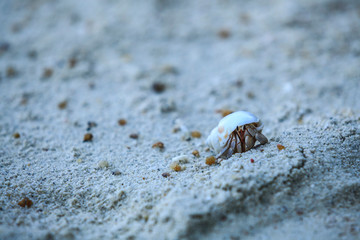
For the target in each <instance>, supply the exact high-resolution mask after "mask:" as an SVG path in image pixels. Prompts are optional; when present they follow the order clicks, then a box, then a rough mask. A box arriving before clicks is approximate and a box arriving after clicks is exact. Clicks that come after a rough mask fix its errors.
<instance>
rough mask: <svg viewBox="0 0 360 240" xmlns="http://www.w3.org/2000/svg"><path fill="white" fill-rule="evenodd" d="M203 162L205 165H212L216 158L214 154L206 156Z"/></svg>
mask: <svg viewBox="0 0 360 240" xmlns="http://www.w3.org/2000/svg"><path fill="white" fill-rule="evenodd" d="M205 163H206V164H207V165H213V164H215V163H216V158H215V157H214V156H210V157H207V158H206V160H205Z"/></svg>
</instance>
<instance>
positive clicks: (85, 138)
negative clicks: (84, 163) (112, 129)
mask: <svg viewBox="0 0 360 240" xmlns="http://www.w3.org/2000/svg"><path fill="white" fill-rule="evenodd" d="M92 139H93V135H92V134H91V133H87V134H85V135H84V142H91V141H92Z"/></svg>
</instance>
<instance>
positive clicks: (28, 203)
mask: <svg viewBox="0 0 360 240" xmlns="http://www.w3.org/2000/svg"><path fill="white" fill-rule="evenodd" d="M18 205H19V206H20V207H28V208H29V207H31V206H32V205H33V202H32V201H31V200H30V199H29V198H27V197H24V198H23V199H22V200H21V201H20V202H18Z"/></svg>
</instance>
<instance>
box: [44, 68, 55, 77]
mask: <svg viewBox="0 0 360 240" xmlns="http://www.w3.org/2000/svg"><path fill="white" fill-rule="evenodd" d="M53 72H54V71H53V70H52V69H51V68H45V69H44V71H43V75H42V78H50V77H51V76H52V75H53Z"/></svg>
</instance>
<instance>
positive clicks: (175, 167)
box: [170, 163, 182, 172]
mask: <svg viewBox="0 0 360 240" xmlns="http://www.w3.org/2000/svg"><path fill="white" fill-rule="evenodd" d="M170 168H171V169H172V170H174V171H175V172H180V171H181V170H182V168H181V166H180V165H179V164H177V163H173V164H171V165H170Z"/></svg>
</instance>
